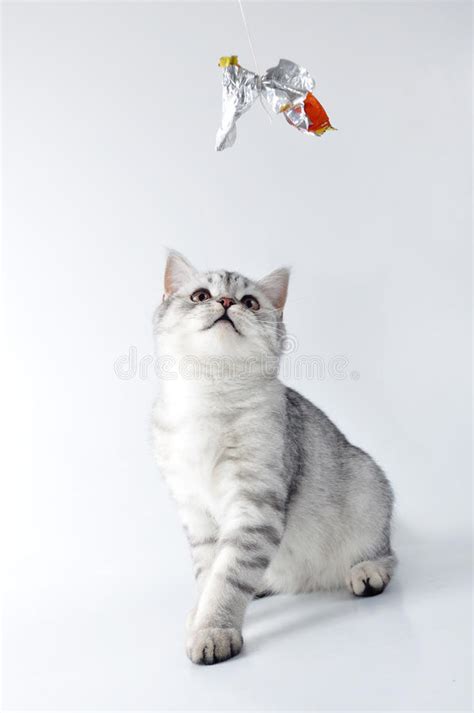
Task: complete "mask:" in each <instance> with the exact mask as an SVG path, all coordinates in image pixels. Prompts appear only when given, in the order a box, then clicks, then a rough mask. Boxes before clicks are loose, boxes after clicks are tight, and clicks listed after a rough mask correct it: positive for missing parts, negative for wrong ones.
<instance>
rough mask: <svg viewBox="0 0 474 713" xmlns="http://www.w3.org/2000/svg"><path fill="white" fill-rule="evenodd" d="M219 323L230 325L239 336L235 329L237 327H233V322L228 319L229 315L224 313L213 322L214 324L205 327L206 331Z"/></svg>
mask: <svg viewBox="0 0 474 713" xmlns="http://www.w3.org/2000/svg"><path fill="white" fill-rule="evenodd" d="M219 322H228V323H229V324H230V326H231V327H232V328H233V329H234V331H236V332H237V334H240V332H239V330H238V329H237V327H236V326H235V324H234V323H233V321H232V320H231V318H230V317H229V315H228V314H227V312H224V314H223V315H222V316H221V317H218V318H217V319H216V320H215V322H213V323H212V324H211V325H210V326H209V327H207V329H211V328H212V327H214V326H215V325H216V324H218V323H219Z"/></svg>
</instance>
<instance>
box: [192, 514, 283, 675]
mask: <svg viewBox="0 0 474 713" xmlns="http://www.w3.org/2000/svg"><path fill="white" fill-rule="evenodd" d="M264 510H265V509H264ZM224 522H225V523H226V525H225V526H224V528H223V529H222V532H221V536H220V538H219V543H218V551H217V555H216V558H215V560H214V563H213V565H212V568H211V571H210V573H209V576H208V578H207V580H206V582H205V585H204V587H203V589H202V592H201V596H200V599H199V603H198V606H197V609H196V613H195V616H194V620H193V623H192V626H191V630H190V631H189V633H188V641H187V653H188V656H189V658H190V659H191V661H193V662H194V663H204V664H214V663H218V662H220V661H225V660H226V659H229V658H231V657H232V656H235V655H236V654H238V653H239V651H240V649H241V648H242V643H243V641H242V635H241V628H242V622H243V618H244V613H245V610H246V608H247V605H248V603H249V601H250V600H251V599H252V598H253V596H254V595H255V593H256V592H257V591H258V589H259V586H260V585H261V580H262V577H263V574H264V572H265V570H266V568H267V567H268V565H269V563H270V561H271V559H272V557H273V555H274V554H275V552H276V550H277V548H278V546H279V544H280V541H281V538H282V535H283V528H284V525H283V505H282V506H281V508H278V509H275V510H274V511H273V516H272V518H271V520H269V519H268V518H266V519H263V518H262V508H259V507H258V505H257V504H256V503H255V502H254V503H251V502H245V501H243V502H241V503H238V502H236V503H234V504H233V506H232V507H231V509H230V510H229V511H228V512H227V513H226V515H225V517H224ZM270 522H271V524H270Z"/></svg>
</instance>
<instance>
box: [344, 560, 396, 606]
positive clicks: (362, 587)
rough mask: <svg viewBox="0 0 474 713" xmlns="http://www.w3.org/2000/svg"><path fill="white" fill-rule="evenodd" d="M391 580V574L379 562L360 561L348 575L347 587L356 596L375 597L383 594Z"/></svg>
mask: <svg viewBox="0 0 474 713" xmlns="http://www.w3.org/2000/svg"><path fill="white" fill-rule="evenodd" d="M389 581H390V574H389V573H388V571H387V569H386V568H385V567H384V566H383V564H381V563H379V562H376V561H375V562H370V561H366V562H359V564H356V565H354V567H352V569H351V571H350V572H349V575H348V577H347V587H348V589H349V591H351V592H352V594H355V596H356V597H373V596H375V595H376V594H382V592H383V590H384V589H385V587H386V586H387V584H388V583H389Z"/></svg>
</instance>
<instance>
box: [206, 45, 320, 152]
mask: <svg viewBox="0 0 474 713" xmlns="http://www.w3.org/2000/svg"><path fill="white" fill-rule="evenodd" d="M219 66H220V67H222V68H223V70H224V73H223V78H222V83H223V92H222V121H221V126H220V128H219V130H218V132H217V137H216V149H217V151H222V150H223V149H226V148H228V147H229V146H232V145H233V144H234V143H235V139H236V136H237V127H236V121H237V119H239V117H241V116H242V114H244V113H245V112H246V111H248V110H249V109H250V107H251V106H252V104H253V103H254V102H255V100H256V99H257V97H260V99H261V100H262V101H263V102H264V103H265V105H267V106H268V107H269V109H271V111H272V112H273V113H275V114H283V116H284V117H285V119H286V120H287V122H288V123H289V124H291V125H292V126H295V127H296V128H297V129H299V130H300V131H302V132H303V133H305V134H310V135H311V134H314V135H316V136H322V135H323V134H324V133H325V132H326V131H328V130H329V129H333V128H334V127H332V126H331V123H330V121H329V117H328V115H327V114H326V112H325V110H324V108H323V106H322V104H320V103H319V101H318V100H317V99H316V97H315V96H314V94H312V91H311V90H312V89H313V87H314V80H313V78H312V77H311V75H310V74H309V72H308V71H307V70H306V69H305V68H304V67H301V66H300V65H299V64H295V63H294V62H290V60H288V59H281V60H280V61H279V63H278V65H277V66H276V67H272V68H271V69H267V71H266V72H265V74H263V75H262V76H261V77H259V76H258V74H255V73H254V72H250V71H249V70H248V69H244V67H241V66H240V64H239V60H238V58H237V57H236V56H235V55H233V56H231V57H221V59H220V61H219Z"/></svg>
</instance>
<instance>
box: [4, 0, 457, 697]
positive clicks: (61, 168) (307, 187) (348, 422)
mask: <svg viewBox="0 0 474 713" xmlns="http://www.w3.org/2000/svg"><path fill="white" fill-rule="evenodd" d="M245 7H246V12H247V19H248V22H249V25H250V29H251V31H252V35H253V39H254V43H255V49H256V53H257V56H258V62H259V65H260V68H261V70H263V69H265V68H267V67H269V66H271V65H274V64H276V63H277V61H278V59H279V58H280V57H285V58H289V59H292V60H294V61H296V62H300V63H302V64H304V65H305V66H306V67H307V68H308V69H309V70H310V72H311V73H312V74H313V75H314V76H315V78H316V82H317V88H316V91H315V93H316V95H317V96H318V97H319V98H320V100H321V101H322V102H323V104H324V105H325V107H326V109H327V111H328V113H329V116H330V118H331V120H332V123H333V124H334V126H336V127H337V128H338V129H339V131H338V132H337V133H336V132H333V133H329V134H326V135H325V136H323V137H322V138H320V139H314V140H313V139H310V138H308V137H305V136H302V135H300V134H299V133H298V132H297V131H296V130H294V129H292V128H291V127H290V126H288V125H287V124H286V122H285V121H284V120H283V118H281V117H276V118H275V119H274V120H273V122H272V124H270V123H269V120H268V118H267V116H266V114H265V113H264V111H263V109H262V108H261V107H260V106H259V105H258V104H256V105H255V106H254V107H253V109H252V111H251V112H250V113H249V114H247V115H246V116H245V117H244V118H243V119H242V120H241V121H240V122H239V126H238V139H237V143H236V145H235V146H234V147H233V148H231V149H229V150H228V151H226V152H224V153H220V154H216V153H215V152H214V135H215V131H216V129H217V125H218V122H219V116H220V101H221V99H220V94H221V89H220V70H219V69H218V67H217V60H218V58H219V56H220V55H222V54H229V53H239V55H240V58H241V62H242V64H243V65H244V66H247V67H249V68H253V64H252V58H251V54H250V51H249V48H248V44H247V39H246V36H245V33H244V29H243V26H242V21H241V17H240V14H239V9H238V5H237V3H234V2H232V3H192V4H185V3H181V2H176V3H173V4H168V3H130V2H129V3H113V2H107V3H103V4H100V3H82V2H81V3H63V4H57V3H56V4H43V3H32V4H28V3H13V4H8V3H6V4H4V6H3V32H4V42H3V51H4V83H3V102H4V106H3V112H4V115H3V131H4V137H3V138H4V146H5V150H4V165H3V186H4V265H5V282H6V289H7V299H8V305H9V321H8V328H9V336H10V339H9V347H10V352H9V356H10V357H11V359H10V363H9V366H8V370H7V371H6V374H5V375H6V377H7V381H8V384H9V386H10V391H11V393H10V396H11V399H10V403H11V406H10V410H9V425H10V426H12V428H11V432H9V433H8V437H7V445H8V446H10V451H11V453H10V455H11V459H10V465H9V468H8V471H7V475H8V477H9V482H10V483H11V488H10V493H9V495H10V497H9V499H8V500H7V501H6V502H7V508H6V512H5V513H4V516H3V525H4V526H5V533H4V534H5V537H6V538H7V540H6V541H7V543H8V555H9V559H8V563H7V564H8V572H7V578H6V592H5V598H4V622H3V623H4V632H3V639H4V679H3V688H4V690H3V694H4V695H3V708H4V709H12V710H13V709H43V710H46V709H49V710H72V709H74V710H86V709H87V710H92V709H95V710H112V709H121V710H124V709H125V710H137V709H146V710H150V709H159V710H162V709H173V710H177V709H186V710H206V709H209V710H231V709H232V710H237V709H243V710H257V709H264V710H283V709H286V710H293V709H301V710H311V709H318V710H323V709H330V710H374V709H379V710H385V709H387V710H396V709H403V710H407V709H414V710H435V709H436V710H467V709H470V674H469V671H470V651H471V647H470V632H471V621H470V597H469V579H470V569H469V568H470V515H471V509H470V506H471V496H470V477H471V476H470V461H469V457H470V456H469V432H470V429H469V423H470V420H469V399H470V391H469V370H470V339H469V337H470V328H471V323H470V314H469V307H468V305H469V287H470V272H469V270H470V259H469V257H470V255H469V253H470V213H469V208H470V185H471V184H470V164H469V158H470V120H471V119H470V65H469V62H470V32H471V23H470V5H469V3H467V2H465V3H463V2H442V3H434V2H433V3H431V2H415V3H408V2H406V3H405V2H403V3H400V2H397V3H395V2H380V3H373V2H364V3H358V2H351V3H343V2H333V3H315V2H314V3H313V2H306V3H296V2H295V3H291V4H290V3H270V2H267V3H246V4H245ZM164 246H169V247H174V248H177V249H179V250H181V251H182V252H184V253H185V254H186V255H187V256H188V258H189V259H191V260H192V261H193V262H195V263H196V265H197V266H199V267H202V268H212V267H215V268H220V267H225V268H228V269H237V270H240V271H242V272H243V273H247V274H249V275H251V276H254V277H259V276H262V275H263V274H265V273H266V272H269V271H270V270H272V269H273V268H275V267H278V266H280V265H282V264H284V265H288V264H289V265H291V266H292V267H293V274H292V283H291V286H290V296H289V301H288V306H287V309H286V320H287V325H288V330H289V332H290V334H291V335H294V336H295V337H296V339H297V351H296V352H295V353H294V354H293V355H292V357H294V358H296V357H297V356H301V355H316V356H318V357H319V358H321V359H323V360H325V363H326V364H328V363H329V362H330V360H331V359H332V358H334V357H335V356H341V355H342V356H344V357H345V358H346V359H347V369H346V372H345V378H344V379H342V380H338V379H335V378H334V377H333V376H331V375H328V374H327V373H326V374H325V375H324V378H318V379H308V378H305V379H301V380H298V379H296V378H295V377H294V376H293V377H290V378H289V379H288V381H291V383H292V384H293V385H294V386H296V387H297V388H298V389H300V390H301V391H302V392H303V393H304V394H305V395H306V396H309V397H310V398H312V399H313V400H314V401H315V402H316V403H317V404H318V405H319V406H320V407H322V408H323V409H325V410H326V411H327V412H328V414H329V415H330V416H331V417H332V418H333V419H334V420H335V422H336V423H337V424H338V425H339V427H340V428H341V429H342V430H343V431H344V432H345V433H346V435H347V436H348V437H349V438H350V439H351V440H352V441H353V442H354V443H356V444H357V445H360V446H362V447H363V448H365V449H367V450H368V451H369V452H370V453H371V454H372V455H373V456H374V457H375V458H376V459H377V460H378V461H379V462H380V464H381V465H382V466H383V467H384V468H385V469H386V471H387V473H388V475H389V477H390V478H391V480H392V482H393V485H394V488H395V491H396V494H397V524H396V533H395V545H396V547H397V550H398V553H399V556H400V559H401V565H400V569H399V572H398V576H397V578H396V579H395V580H394V581H393V583H392V585H391V587H390V588H389V589H388V590H387V592H386V593H385V594H384V595H383V596H382V597H379V598H376V599H375V600H364V601H356V600H353V599H351V597H350V596H349V594H346V593H345V592H339V593H334V594H314V595H308V596H304V597H274V598H272V599H270V600H265V601H261V602H255V603H253V604H252V605H251V607H250V610H249V615H248V619H247V622H246V628H245V631H244V636H245V639H246V649H245V653H244V654H242V655H241V656H240V657H238V658H237V659H235V660H232V661H231V662H228V663H226V664H223V665H221V666H217V667H211V668H202V667H193V665H192V664H191V663H190V662H189V661H188V660H187V659H186V658H185V655H184V647H183V638H184V635H183V628H184V618H185V615H186V612H187V610H188V608H189V607H190V606H191V604H192V600H193V582H192V577H191V567H190V562H189V557H188V554H187V549H186V545H185V540H184V535H183V533H182V531H181V529H180V526H179V523H178V520H177V517H176V516H175V512H174V508H173V506H172V504H171V502H170V500H169V498H168V495H167V492H166V490H165V488H164V486H163V484H162V482H161V481H160V478H159V474H158V473H157V472H156V470H155V466H154V463H153V459H152V454H151V448H150V444H149V425H148V420H149V411H150V406H151V403H152V399H153V396H154V394H155V393H156V390H157V388H158V383H157V379H155V378H152V376H151V375H150V376H149V378H147V379H143V378H140V376H139V374H135V375H133V373H130V376H131V378H129V379H120V378H118V377H117V375H116V373H115V371H114V363H115V362H116V360H117V359H118V358H119V357H120V356H121V355H124V354H127V353H128V351H129V348H130V347H135V348H136V350H137V355H138V359H140V358H142V357H144V356H145V355H147V354H150V353H152V350H153V343H152V337H151V316H152V312H153V309H154V307H155V305H156V304H157V303H158V301H159V300H160V299H161V294H162V273H163V267H164V259H165V250H164ZM357 377H358V378H357Z"/></svg>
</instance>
